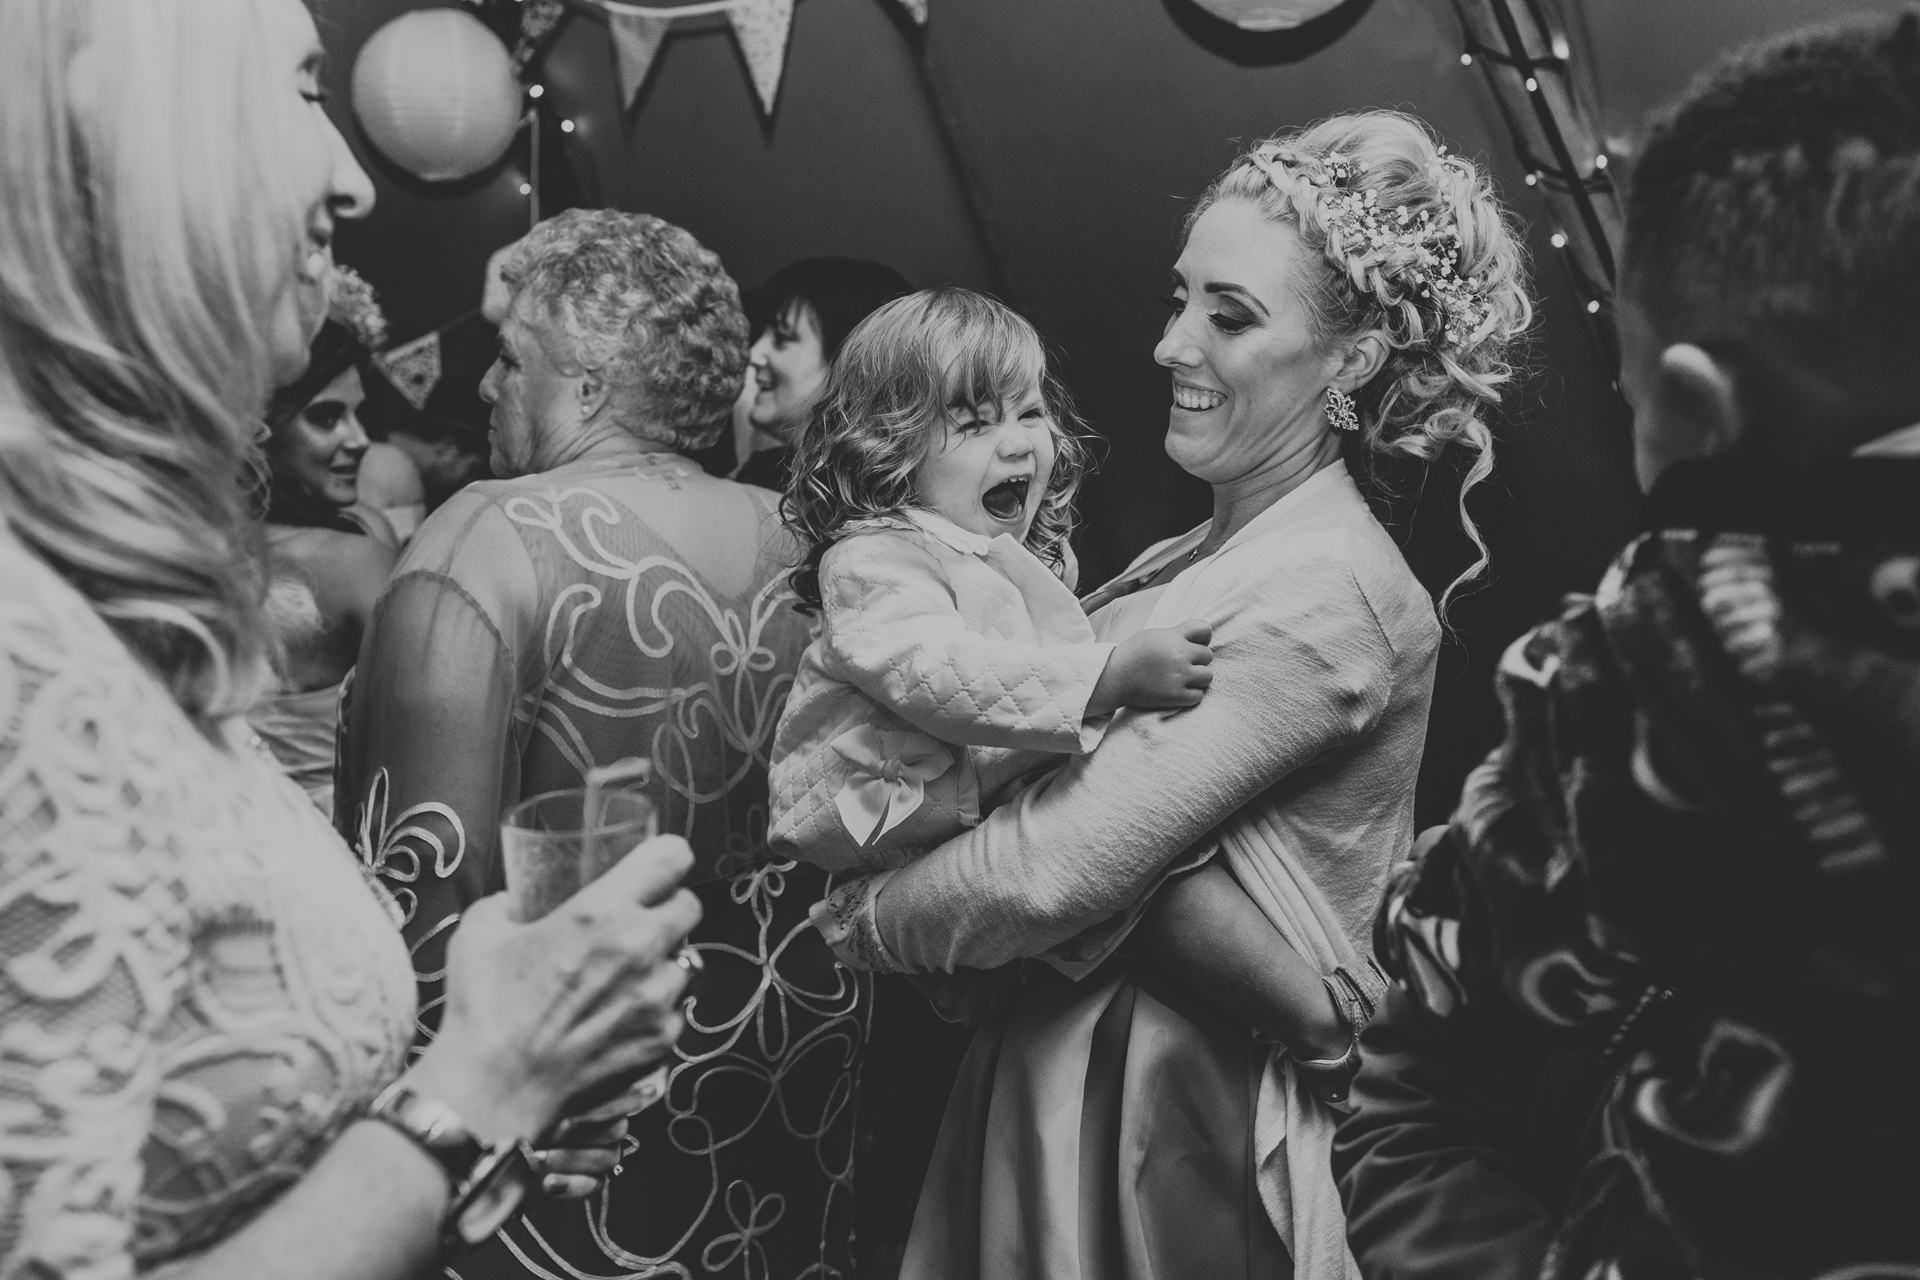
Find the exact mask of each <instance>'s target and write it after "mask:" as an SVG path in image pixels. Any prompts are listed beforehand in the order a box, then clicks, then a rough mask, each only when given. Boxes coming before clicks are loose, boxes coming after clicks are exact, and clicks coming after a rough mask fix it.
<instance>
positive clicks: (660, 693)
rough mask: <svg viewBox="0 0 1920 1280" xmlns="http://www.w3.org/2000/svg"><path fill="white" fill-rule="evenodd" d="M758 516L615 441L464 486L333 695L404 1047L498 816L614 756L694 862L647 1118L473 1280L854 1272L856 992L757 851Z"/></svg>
mask: <svg viewBox="0 0 1920 1280" xmlns="http://www.w3.org/2000/svg"><path fill="white" fill-rule="evenodd" d="M774 501H775V499H774V496H773V495H772V494H770V493H767V492H764V491H762V490H759V489H753V488H749V487H747V486H745V485H738V484H733V483H730V482H728V481H724V480H718V479H715V478H713V477H711V476H708V475H706V474H705V473H704V472H702V471H701V470H700V469H699V468H698V467H696V466H695V465H694V464H693V463H692V462H691V461H689V460H687V459H684V458H681V457H679V456H678V455H674V454H648V453H643V452H639V451H638V450H632V451H626V450H623V451H621V452H619V453H617V454H613V455H610V456H596V457H592V458H588V459H583V460H580V461H577V462H573V463H570V464H568V465H566V466H562V467H559V468H556V469H555V470H553V471H549V472H545V473H542V474H539V475H532V476H525V477H522V478H519V479H515V480H506V481H497V482H487V483H482V484H477V485H472V486H470V487H468V488H467V489H465V490H464V491H462V492H461V493H460V494H458V495H457V496H455V497H454V498H453V499H451V500H450V501H449V502H448V503H447V504H446V505H445V506H443V507H441V508H440V509H439V510H437V511H436V512H434V514H433V516H432V517H431V518H430V519H429V520H428V521H427V522H426V524H424V525H422V526H421V528H420V532H419V533H418V534H416V535H415V537H414V540H413V542H412V543H411V544H410V545H409V547H408V549H407V552H406V555H405V557H404V558H403V559H402V560H401V562H400V566H399V568H398V569H397V570H396V571H395V574H394V578H393V582H392V585H391V586H390V587H389V588H388V591H387V594H386V595H385V596H384V597H383V598H382V600H381V602H380V604H379V606H378V608H377V609H376V611H375V616H374V621H373V626H372V630H371V632H370V633H369V639H368V641H367V643H366V645H365V646H364V648H363V649H362V652H361V661H360V664H359V666H358V667H357V668H356V670H355V673H354V680H353V689H352V691H351V693H350V694H349V695H348V704H349V705H348V707H347V711H346V726H347V727H346V738H345V746H344V748H343V751H342V755H341V767H340V775H339V776H340V790H339V793H338V796H337V800H336V805H335V812H336V815H337V817H338V819H339V820H340V821H341V822H342V824H343V825H349V824H350V826H351V829H352V831H353V833H354V839H355V840H357V841H358V842H359V844H360V847H361V849H362V852H363V856H364V857H366V858H367V859H368V861H369V862H370V864H371V865H373V866H374V867H376V868H377V869H378V871H379V873H380V875H381V876H382V877H383V878H384V879H385V880H386V882H387V883H388V884H389V885H391V886H392V887H393V889H394V893H395V897H396V898H397V899H398V900H399V901H400V903H401V905H402V907H403V909H404V910H405V911H406V913H407V917H408V923H407V926H406V936H407V939H408V941H409V943H410V944H411V945H412V947H413V951H414V961H415V965H416V968H417V969H418V972H419V976H420V994H421V1010H422V1024H423V1030H425V1031H428V1032H429V1033H430V1031H431V1028H432V1026H433V1025H434V1024H435V1023H436V1021H437V1016H438V1003H439V1000H440V998H441V994H442V988H441V981H440V979H441V973H442V969H443V966H444V955H445V945H446V944H445V939H446V936H447V934H448V932H449V931H450V930H451V929H452V927H453V925H454V923H455V922H456V921H458V920H459V918H460V914H461V912H462V911H464V910H465V909H466V907H467V904H469V903H470V902H472V901H473V900H474V899H475V898H478V897H480V896H482V895H484V894H487V893H491V892H494V891H495V890H497V889H499V888H501V887H502V885H503V884H504V879H503V872H502V869H501V865H500V857H499V844H498V834H499V822H500V814H501V812H502V810H504V809H505V808H506V807H507V806H509V805H511V804H513V803H514V802H515V801H516V800H518V799H520V798H521V797H523V796H530V795H535V794H538V793H540V792H543V791H551V790H556V789H560V788H564V787H575V786H579V785H580V783H581V779H582V776H583V774H584V773H585V771H586V770H587V769H588V768H590V767H592V766H594V765H596V764H607V763H611V762H613V761H615V760H619V759H622V758H625V757H628V756H640V757H644V758H646V759H647V760H649V761H651V762H652V764H653V783H652V788H651V793H652V795H653V797H654V799H655V800H656V801H657V802H658V804H659V806H660V828H661V830H662V831H665V832H671V833H674V834H678V835H681V836H684V837H685V838H686V839H687V841H688V842H689V843H690V844H691V845H692V846H693V849H694V854H695V857H696V859H697V862H696V865H695V869H694V871H693V872H692V873H691V874H690V875H689V877H688V882H689V884H690V885H692V886H693V888H694V889H695V892H697V893H698V894H699V896H700V899H701V902H702V905H703V906H704V908H705V912H706V914H705V917H704V919H703V920H702V922H701V924H700V927H699V928H698V929H697V930H696V931H695V933H694V935H693V940H694V945H696V946H697V947H698V948H699V949H700V952H701V954H702V956H703V957H704V959H705V961H706V969H705V972H704V973H703V974H702V976H701V978H700V980H699V984H698V986H697V989H696V993H695V997H694V1001H693V1004H692V1005H691V1007H690V1008H689V1010H688V1015H687V1022H688V1030H687V1032H686V1034H685V1035H683V1036H682V1037H681V1040H680V1043H679V1045H678V1053H679V1061H678V1063H677V1064H676V1065H675V1067H674V1069H673V1073H672V1083H671V1085H670V1087H669V1089H668V1092H667V1096H666V1098H665V1100H664V1101H663V1102H662V1103H660V1104H659V1105H657V1106H655V1107H653V1108H652V1109H651V1110H648V1111H646V1112H644V1113H642V1114H641V1115H640V1116H639V1117H638V1118H637V1119H636V1120H635V1121H634V1129H633V1134H634V1136H633V1139H632V1141H633V1143H634V1144H635V1146H636V1147H637V1150H635V1151H633V1152H632V1153H630V1154H629V1155H627V1156H626V1158H625V1161H624V1171H623V1172H622V1173H621V1174H619V1175H618V1176H616V1177H614V1178H613V1179H612V1181H611V1182H610V1183H609V1184H608V1185H607V1187H606V1188H605V1189H604V1190H602V1191H600V1192H598V1193H596V1194H595V1195H594V1196H593V1197H592V1198H591V1199H589V1200H586V1201H581V1202H570V1203H569V1202H548V1203H543V1204H540V1205H537V1206H535V1207H534V1208H533V1209H532V1210H531V1211H530V1212H528V1213H526V1214H525V1215H523V1216H522V1217H520V1218H518V1219H516V1220H515V1221H513V1222H512V1223H510V1224H509V1225H508V1226H507V1228H506V1229H505V1230H503V1231H502V1232H501V1233H500V1235H499V1236H498V1237H497V1238H496V1239H495V1240H494V1241H493V1242H492V1243H490V1244H489V1245H487V1246H486V1247H485V1248H484V1249H482V1250H479V1251H476V1252H475V1253H473V1254H471V1255H468V1256H466V1257H462V1258H459V1259H456V1260H455V1261H454V1263H453V1264H452V1267H451V1268H450V1269H449V1274H452V1275H457V1276H460V1277H464V1278H465V1280H501V1278H505V1277H521V1276H527V1277H570V1278H572V1280H579V1278H580V1277H594V1276H599V1277H606V1276H626V1277H637V1276H681V1277H687V1276H706V1275H727V1276H748V1277H752V1280H798V1277H801V1276H809V1277H819V1278H820V1280H827V1278H829V1277H833V1276H845V1275H848V1274H849V1272H850V1265H851V1264H850V1256H851V1252H852V1176H853V1141H854V1132H853V1129H854V1104H855V1099H856V1095H857V1090H858V1082H859V1070H860V1055H861V1051H862V1048H863V1046H864V1044H865V1042H866V1034H867V1021H868V1018H869V1016H870V1008H871V1001H870V995H869V993H870V991H871V984H870V983H869V981H868V980H867V979H866V977H865V976H864V975H860V974H854V973H852V972H850V971H848V970H846V969H843V968H841V967H840V966H839V965H837V964H836V963H835V962H834V960H833V957H832V956H831V955H830V954H829V953H828V952H827V949H826V946H825V944H824V943H823V942H822V941H821V939H820V936H819V935H818V934H817V933H816V932H815V931H814V930H813V928H812V926H811V925H810V924H809V923H808V918H807V911H808V908H809V906H810V905H811V904H812V903H813V902H815V901H817V900H818V899H819V898H820V897H821V895H822V894H823V893H824V892H825V890H826V888H827V887H828V882H827V880H826V877H825V876H824V875H823V874H822V873H821V872H819V871H816V870H814V869H813V868H810V867H804V866H796V865H795V864H794V863H793V862H792V861H789V860H780V859H774V858H771V857H770V856H769V854H768V852H767V760H768V755H769V752H770V750H771V747H772V743H773V735H774V727H775V725H776V724H777V723H778V721H779V719H780V712H781V710H782V708H783V707H784V706H785V704H786V700H787V693H788V690H789V689H790V688H791V687H792V684H793V676H794V670H795V668H796V667H797V666H798V664H799V660H800V653H801V650H802V649H803V648H804V647H805V646H806V643H807V639H808V634H809V625H808V622H807V620H806V618H804V617H803V616H801V615H800V614H799V613H798V612H797V611H796V610H795V609H794V608H793V602H792V597H791V595H790V594H789V593H788V591H787V587H786V570H787V566H788V564H789V563H790V557H791V555H792V550H793V549H792V545H791V543H790V542H788V541H787V539H786V538H785V536H784V535H783V534H782V532H781V531H780V528H779V523H778V517H777V516H776V514H775V512H774Z"/></svg>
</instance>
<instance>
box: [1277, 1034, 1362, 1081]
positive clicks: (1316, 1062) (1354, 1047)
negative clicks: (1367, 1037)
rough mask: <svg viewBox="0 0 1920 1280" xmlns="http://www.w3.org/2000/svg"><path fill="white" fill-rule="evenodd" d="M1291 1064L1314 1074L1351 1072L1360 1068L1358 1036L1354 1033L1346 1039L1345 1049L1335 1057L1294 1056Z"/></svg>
mask: <svg viewBox="0 0 1920 1280" xmlns="http://www.w3.org/2000/svg"><path fill="white" fill-rule="evenodd" d="M1293 1065H1294V1066H1296V1067H1298V1068H1300V1069H1301V1070H1302V1071H1311V1072H1313V1073H1315V1074H1316V1075H1331V1074H1333V1073H1334V1072H1346V1073H1349V1074H1350V1073H1352V1072H1355V1071H1358V1070H1359V1069H1360V1036H1359V1033H1358V1032H1356V1033H1354V1035H1353V1037H1352V1038H1351V1039H1349V1040H1348V1041H1347V1051H1346V1052H1345V1053H1343V1054H1341V1055H1340V1056H1339V1057H1337V1058H1295V1059H1294V1060H1293Z"/></svg>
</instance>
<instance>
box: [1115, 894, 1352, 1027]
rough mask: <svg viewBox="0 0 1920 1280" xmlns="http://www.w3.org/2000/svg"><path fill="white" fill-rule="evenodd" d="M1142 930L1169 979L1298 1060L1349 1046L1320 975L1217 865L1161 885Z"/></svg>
mask: <svg viewBox="0 0 1920 1280" xmlns="http://www.w3.org/2000/svg"><path fill="white" fill-rule="evenodd" d="M1140 931H1141V935H1142V936H1143V937H1144V938H1145V939H1146V941H1147V944H1148V945H1149V946H1150V947H1152V949H1153V954H1154V955H1155V956H1156V957H1158V958H1159V960H1160V962H1161V963H1162V964H1164V965H1165V966H1166V967H1167V969H1168V971H1169V972H1171V973H1172V974H1173V976H1174V977H1176V978H1178V979H1180V981H1182V982H1183V983H1185V984H1186V985H1187V986H1189V987H1191V988H1192V989H1193V990H1195V991H1197V992H1199V993H1200V994H1201V995H1202V996H1204V997H1206V998H1207V999H1208V1000H1210V1001H1212V1002H1213V1003H1214V1004H1216V1005H1218V1006H1220V1008H1222V1009H1224V1010H1226V1011H1227V1012H1228V1013H1230V1014H1232V1015H1233V1016H1234V1017H1236V1018H1238V1019H1240V1020H1241V1021H1242V1022H1245V1023H1247V1024H1249V1025H1250V1026H1252V1027H1253V1028H1254V1030H1256V1031H1259V1032H1261V1033H1262V1034H1263V1035H1266V1036H1268V1037H1270V1038H1272V1039H1274V1040H1277V1041H1279V1042H1280V1043H1281V1044H1283V1045H1285V1046H1286V1048H1287V1052H1288V1053H1290V1054H1292V1055H1293V1056H1294V1058H1295V1059H1296V1060H1300V1061H1312V1060H1314V1059H1323V1058H1338V1057H1339V1056H1340V1055H1341V1054H1343V1053H1345V1052H1346V1051H1347V1046H1348V1044H1349V1043H1351V1042H1352V1040H1353V1031H1352V1029H1351V1028H1349V1027H1348V1026H1347V1019H1346V1016H1345V1015H1344V1014H1343V1013H1342V1012H1341V1011H1340V1010H1339V1009H1338V1008H1337V1007H1336V1006H1335V1005H1334V1002H1333V997H1332V996H1331V995H1329V994H1328V992H1327V989H1326V985H1325V984H1324V983H1323V982H1322V981H1321V975H1320V971H1319V970H1318V969H1315V968H1314V967H1313V965H1312V964H1310V963H1309V962H1308V961H1307V958H1306V957H1305V956H1303V955H1301V954H1300V953H1299V952H1298V951H1296V950H1294V948H1293V947H1291V946H1289V945H1288V943H1287V941H1286V939H1285V938H1283V937H1281V936H1280V931H1279V930H1277V929H1275V928H1274V927H1273V924H1272V922H1271V921H1269V920H1268V919H1267V917H1266V914H1265V913H1264V912H1262V911H1261V910H1260V908H1259V907H1258V906H1256V905H1255V904H1254V901H1253V899H1252V898H1249V897H1248V896H1247V892H1246V890H1245V889H1242V888H1241V887H1240V882H1239V881H1237V880H1235V879H1234V878H1233V873H1232V872H1231V871H1229V870H1228V869H1227V867H1226V864H1225V863H1223V862H1221V861H1219V860H1218V859H1216V860H1214V861H1212V862H1209V863H1207V864H1206V865H1205V866H1203V867H1201V868H1200V869H1198V870H1197V871H1193V872H1189V873H1188V874H1186V875H1182V876H1175V877H1174V878H1173V879H1171V880H1169V881H1167V883H1166V884H1164V885H1162V886H1161V888H1160V890H1159V891H1158V892H1157V893H1155V894H1154V895H1153V902H1152V903H1151V904H1150V905H1149V906H1148V907H1147V911H1146V914H1145V915H1144V916H1143V917H1142V918H1141V921H1140Z"/></svg>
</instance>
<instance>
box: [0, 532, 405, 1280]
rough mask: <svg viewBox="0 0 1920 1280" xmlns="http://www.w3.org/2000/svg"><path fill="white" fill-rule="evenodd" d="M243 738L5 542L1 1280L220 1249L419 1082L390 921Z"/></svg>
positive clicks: (0, 806) (0, 575)
mask: <svg viewBox="0 0 1920 1280" xmlns="http://www.w3.org/2000/svg"><path fill="white" fill-rule="evenodd" d="M228 736H229V738H230V740H231V742H232V743H233V744H234V745H233V746H232V747H231V748H226V749H223V748H222V747H219V746H216V745H214V744H213V743H211V742H209V741H208V740H207V739H206V738H205V737H203V736H202V735H201V734H200V733H199V732H198V731H196V730H195V729H194V727H193V726H192V725H191V724H190V723H189V722H188V721H187V719H186V718H185V716H184V715H182V713H181V712H180V710H179V708H178V707H177V706H176V705H175V704H174V702H173V700H172V699H171V698H170V697H169V696H168V694H167V693H166V691H165V690H164V689H162V688H161V687H160V685H159V684H158V683H157V682H155V681H154V680H153V679H152V678H151V677H150V676H149V675H148V674H147V673H146V671H145V670H144V669H143V668H142V667H141V666H140V665H139V664H138V663H137V662H136V661H135V660H134V658H133V657H132V655H131V654H129V653H128V651H127V650H126V648H125V647H124V646H123V645H121V643H120V642H119V640H118V639H117V638H116V637H115V636H114V635H113V633H112V632H111V631H110V630H109V629H108V628H107V627H106V626H105V624H104V623H102V622H101V621H100V619H99V618H98V617H97V616H96V615H95V614H94V612H93V611H92V609H91V608H90V607H89V606H88V604H87V602H86V601H85V600H84V599H83V598H82V597H81V596H79V595H78V594H77V593H76V592H75V591H73V589H72V588H70V587H69V586H68V585H67V584H66V583H65V582H64V581H63V580H62V579H61V578H59V577H58V576H57V575H56V574H54V573H53V572H52V571H51V570H49V569H48V568H47V567H46V566H45V565H43V564H42V563H41V562H40V561H39V560H38V559H36V558H35V557H33V556H32V555H31V554H30V553H28V552H27V551H26V550H25V549H24V548H22V547H21V546H20V545H19V544H18V543H17V542H16V541H14V540H13V539H12V538H11V537H9V536H7V535H5V534H4V533H0V1275H5V1276H20V1275H28V1276H55V1275H58V1276H76V1277H79V1276H85V1277H90V1278H91V1277H121V1276H126V1275H129V1274H131V1273H133V1272H134V1271H144V1270H147V1269H148V1268H150V1267H153V1266H156V1265H158V1264H160V1263H163V1262H166V1261H168V1260H171V1259H176V1258H181V1257H184V1256H186V1255H190V1254H193V1253H197V1252H199V1251H201V1250H204V1249H206V1248H208V1247H209V1246H211V1245H214V1244H216V1243H218V1242H219V1241H220V1240H222V1239H223V1238H225V1237H226V1236H228V1235H231V1234H232V1233H233V1232H234V1231H236V1230H238V1229H239V1228H240V1227H241V1226H243V1225H245V1223H246V1222H247V1221H248V1220H249V1219H250V1218H251V1217H252V1216H253V1215H254V1214H256V1213H257V1212H258V1211H259V1210H260V1209H261V1208H262V1207H263V1206H265V1205H266V1204H268V1203H269V1202H270V1201H272V1200H273V1199H274V1198H275V1197H276V1196H277V1195H279V1194H280V1193H281V1192H282V1191H284V1190H285V1189H286V1188H287V1187H288V1186H290V1185H292V1184H293V1183H294V1182H295V1181H297V1180H298V1179H299V1178H300V1177H301V1175H302V1174H303V1173H304V1172H305V1171H306V1170H307V1169H308V1168H309V1167H310V1166H311V1165H312V1164H313V1163H314V1161H315V1160H317V1159H318V1158H319V1157H320V1155H321V1154H322V1152H324V1151H325V1149H326V1147H327V1146H328V1144H329V1143H330V1142H331V1141H332V1140H333V1138H334V1137H335V1136H336V1135H337V1134H338V1133H339V1132H340V1130H341V1129H343V1128H344V1127H345V1126H346V1125H347V1124H348V1122H349V1121H351V1120H352V1119H353V1117H354V1116H355V1115H356V1114H358V1113H359V1111H360V1110H361V1109H362V1108H363V1107H364V1106H365V1105H366V1103H367V1101H368V1100H369V1099H370V1098H371V1097H372V1096H373V1094H374V1093H375V1092H377V1091H378V1090H379V1089H380V1088H381V1087H382V1086H384V1085H385V1084H386V1083H387V1082H388V1081H389V1080H390V1079H392V1078H393V1076H394V1075H395V1074H396V1073H397V1072H398V1071H399V1069H400V1067H401V1065H402V1062H403V1059H404V1055H405V1051H406V1046H407V1042H408V1039H409V1036H410V1034H411V1030H412V1024H413V1002H414V995H413V987H412V983H411V980H410V974H409V970H408V965H407V957H406V952H405V950H404V948H403V947H402V946H401V944H400V941H399V938H398V936H397V935H396V933H395V932H394V927H393V922H392V920H391V919H390V918H389V916H388V914H387V912H386V910H385V909H384V908H383V906H382V904H381V902H380V901H379V900H378V899H377V898H376V897H375V895H374V894H373V893H372V892H370V891H369V889H368V886H367V884H366V883H365V882H364V880H363V879H362V877H361V875H360V873H359V871H358V870H357V868H356V867H355V865H354V863H353V861H352V860H351V858H350V857H349V856H348V853H347V850H346V849H345V848H344V847H343V846H342V845H341V843H340V841H339V839H338V838H337V837H336V836H335V835H334V834H333V833H332V832H331V831H330V830H328V828H327V825H326V823H325V822H324V820H322V818H321V817H320V815H319V814H317V813H316V812H314V808H313V805H312V804H310V803H309V802H308V800H307V798H306V797H305V796H304V795H303V794H301V792H300V789H299V788H298V787H296V786H294V785H293V784H292V783H291V782H289V781H287V780H286V779H285V778H284V777H282V776H281V774H280V772H279V770H278V769H276V768H275V766H274V764H273V762H272V761H271V760H270V759H268V758H266V757H265V756H264V755H261V754H255V752H254V751H253V750H252V749H250V748H249V747H247V746H245V745H244V744H245V743H246V741H247V739H248V736H249V735H248V734H247V732H246V730H245V729H244V727H242V726H240V725H238V724H237V723H236V724H233V725H232V732H231V733H230V734H229V735H228Z"/></svg>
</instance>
